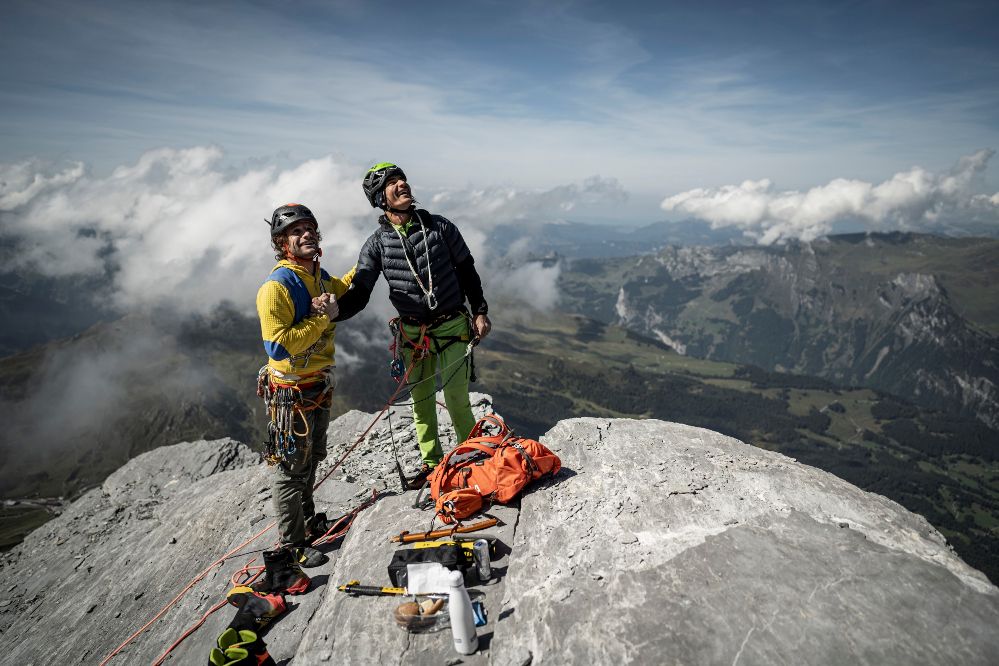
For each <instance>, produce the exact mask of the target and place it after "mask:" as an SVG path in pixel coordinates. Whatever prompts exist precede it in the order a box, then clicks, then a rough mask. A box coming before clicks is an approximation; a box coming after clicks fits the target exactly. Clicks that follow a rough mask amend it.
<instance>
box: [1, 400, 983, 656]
mask: <svg viewBox="0 0 999 666" xmlns="http://www.w3.org/2000/svg"><path fill="white" fill-rule="evenodd" d="M490 409H491V407H490V406H489V405H488V401H487V399H486V398H484V397H481V396H480V397H479V399H478V401H477V404H476V411H477V413H479V414H481V413H483V412H484V411H487V410H490ZM442 416H443V415H442ZM373 418H374V417H373V415H368V414H363V413H361V412H349V413H347V414H345V415H343V416H341V417H340V418H338V419H337V420H336V421H334V423H333V424H332V425H331V427H330V433H331V434H330V442H329V448H330V457H329V459H328V460H327V461H326V463H325V465H327V469H328V466H329V465H331V464H332V462H333V461H334V460H335V459H337V458H338V457H339V456H340V455H342V453H343V452H344V451H345V450H346V449H347V447H348V446H349V445H350V444H352V443H353V442H355V441H357V438H358V436H359V435H360V433H361V432H362V431H363V430H364V428H365V427H366V425H367V424H368V423H370V422H371V421H372V419H373ZM390 423H391V426H390ZM410 430H411V422H410V421H409V420H408V418H407V414H406V413H405V410H402V409H393V411H392V412H391V413H390V419H388V420H382V421H380V422H379V424H378V426H376V428H375V429H374V430H373V431H372V432H371V433H370V434H369V435H368V436H367V437H366V438H365V440H364V441H363V442H362V444H361V445H360V446H359V447H358V449H357V451H356V452H355V453H354V454H352V455H351V456H350V457H349V458H348V459H347V463H345V465H344V467H343V468H341V469H340V470H338V471H337V473H336V474H335V475H334V476H332V477H331V478H330V479H329V480H328V481H327V482H326V483H324V484H323V485H322V486H321V487H320V488H319V490H318V491H317V503H318V504H319V505H320V508H321V509H325V510H326V511H327V512H328V513H329V514H330V515H338V513H340V512H343V511H346V510H348V509H350V508H351V507H354V506H357V505H358V504H359V503H360V502H361V501H363V500H364V499H366V498H368V497H370V496H371V494H372V491H374V492H376V493H378V494H379V499H378V501H376V502H375V503H374V505H373V506H372V507H371V508H368V509H366V510H365V511H363V512H361V513H360V514H359V516H358V518H357V519H356V521H355V522H354V525H353V527H352V528H351V530H350V532H349V533H348V535H347V537H346V539H345V540H344V542H343V544H342V546H341V548H340V549H339V550H338V551H333V552H332V553H331V555H332V558H331V561H330V563H328V564H327V565H324V567H322V568H320V569H316V570H310V574H312V576H313V587H312V588H311V589H310V591H309V592H308V593H307V594H305V595H302V596H296V597H289V598H288V601H289V602H290V606H291V612H289V613H287V614H286V615H284V616H282V617H280V618H279V619H278V620H277V621H276V622H275V623H274V624H273V625H272V627H271V628H270V629H269V630H268V632H267V633H266V635H265V640H266V641H267V644H268V646H269V647H270V650H271V653H272V655H274V657H275V659H277V660H278V661H279V662H280V660H282V659H293V663H295V664H313V663H325V662H327V661H334V660H335V661H342V662H344V663H351V664H358V663H370V664H383V663H397V662H401V661H405V662H406V663H423V664H439V663H445V662H447V661H448V660H451V659H453V658H454V657H455V655H454V653H453V651H452V648H451V641H450V636H449V635H448V633H447V632H444V633H431V634H423V635H410V634H407V633H406V632H405V631H403V630H401V629H399V628H398V627H397V626H395V624H394V622H393V621H392V609H393V608H395V606H396V605H398V603H399V600H398V599H391V598H372V597H359V598H354V597H349V596H347V595H345V594H343V593H340V592H338V591H337V590H336V586H337V585H339V584H342V583H346V582H347V581H349V580H353V579H358V580H360V581H361V582H362V583H365V584H372V585H383V584H387V575H386V567H387V565H388V563H389V561H390V559H391V555H392V552H393V550H394V549H395V548H396V546H395V545H394V544H391V543H389V541H388V537H390V536H391V535H394V534H398V533H399V532H401V531H403V530H409V531H418V530H422V529H425V526H427V525H428V524H429V523H430V514H429V513H428V512H421V511H418V510H416V509H413V508H412V504H413V499H414V498H415V493H412V492H409V493H399V490H398V482H397V481H396V479H395V472H394V463H392V456H393V453H392V451H393V448H397V449H398V451H399V453H400V455H401V456H402V457H403V459H404V465H407V466H408V465H410V464H411V463H412V461H413V460H415V457H416V452H415V448H414V445H415V442H414V440H413V438H412V434H411V432H410ZM543 441H544V443H545V444H546V445H547V446H548V447H549V448H551V449H552V450H554V451H555V452H556V453H557V454H558V455H559V456H560V457H561V459H562V463H563V469H562V471H561V472H560V473H559V474H558V475H557V476H556V477H554V478H552V479H549V480H547V481H544V482H541V483H538V484H536V485H534V486H533V487H529V489H528V491H527V492H526V493H525V494H524V495H523V496H522V499H521V501H520V502H519V506H517V505H512V506H508V507H504V506H494V507H493V508H492V509H491V512H494V513H495V515H496V516H497V517H498V518H500V519H501V521H502V524H501V525H500V526H499V527H497V528H493V529H491V530H489V533H491V534H492V535H493V536H496V537H497V538H498V539H499V540H500V542H501V544H502V545H503V548H502V549H501V552H500V553H499V557H498V559H497V560H496V561H495V563H494V564H495V570H496V573H497V576H496V580H495V581H494V583H493V584H491V585H485V586H479V587H478V588H477V589H479V592H480V594H481V595H482V597H483V599H484V601H485V605H486V609H487V613H488V618H489V619H488V624H487V625H486V626H485V627H482V628H480V629H479V636H480V646H481V647H480V652H479V653H478V654H477V655H475V656H473V657H470V658H467V660H466V663H485V662H486V660H487V659H488V661H489V662H490V663H494V664H526V663H534V664H538V663H615V662H620V663H623V662H628V661H636V662H639V663H651V662H655V663H719V662H725V663H743V664H747V663H748V664H751V663H788V662H793V663H801V662H807V663H812V664H827V663H828V664H831V663H843V662H861V661H865V662H869V663H879V664H893V663H907V664H908V663H962V664H969V663H987V662H988V661H989V659H991V655H994V654H995V653H996V651H997V650H999V636H997V635H996V634H995V631H994V627H995V625H996V622H997V621H999V589H997V588H996V587H994V586H993V585H991V584H990V583H989V582H988V581H987V580H986V579H985V577H984V576H983V575H982V574H980V573H979V572H977V571H975V570H974V569H972V568H971V567H969V566H968V565H966V564H965V563H964V562H962V561H961V560H960V559H959V558H958V557H957V556H956V555H955V554H954V552H953V551H952V550H951V549H950V548H949V547H948V546H947V544H946V542H945V540H944V538H943V537H942V536H941V535H940V534H939V533H938V532H936V530H934V529H933V528H932V527H931V526H930V525H929V524H928V523H927V522H926V520H924V519H923V518H921V517H919V516H916V515H914V514H912V513H910V512H908V511H906V510H905V509H904V508H902V507H901V506H899V505H898V504H896V503H895V502H892V501H890V500H888V499H885V498H884V497H881V496H879V495H874V494H871V493H866V492H863V491H861V490H859V489H858V488H856V487H854V486H852V485H850V484H849V483H846V482H845V481H842V480H840V479H838V478H836V477H834V476H832V475H830V474H827V473H825V472H822V471H820V470H817V469H814V468H811V467H808V466H806V465H802V464H800V463H797V462H796V461H794V460H793V459H791V458H787V457H785V456H783V455H780V454H777V453H773V452H769V451H765V450H762V449H757V448H754V447H751V446H749V445H747V444H744V443H742V442H740V441H738V440H735V439H732V438H730V437H727V436H724V435H721V434H719V433H715V432H712V431H710V430H705V429H701V428H694V427H691V426H685V425H680V424H676V423H669V422H664V421H656V420H630V419H605V418H578V419H571V420H566V421H562V422H560V423H558V424H557V425H556V426H555V427H554V428H552V429H551V430H550V431H549V432H548V433H547V434H546V435H545V436H544V438H543ZM448 445H450V446H453V441H451V442H450V443H449V444H446V445H445V448H448ZM323 473H324V470H323V469H320V475H322V474H323ZM267 479H268V470H267V468H266V466H264V465H262V464H258V463H256V462H255V456H254V455H253V454H252V453H251V452H250V451H249V450H248V449H247V448H246V447H244V446H242V445H240V444H238V443H235V442H233V441H231V440H217V441H214V442H208V441H200V442H194V443H185V444H179V445H176V446H173V447H166V448H161V449H158V450H155V451H152V452H150V453H147V454H143V455H141V456H139V457H137V458H135V459H133V460H132V461H130V462H129V463H128V464H127V465H126V466H125V467H124V468H122V469H121V470H119V472H116V473H115V474H114V475H112V476H111V477H110V478H109V479H108V480H107V481H106V482H105V484H104V485H103V486H102V487H101V488H98V489H94V490H92V491H90V492H89V493H87V494H86V495H84V496H83V497H82V498H81V499H80V500H78V501H77V502H75V503H73V504H72V505H71V506H70V507H69V508H68V509H67V510H66V511H65V513H64V514H63V515H62V516H60V517H59V518H56V519H54V520H53V521H51V522H50V523H48V524H46V525H44V526H43V527H42V528H40V529H39V530H37V531H36V532H34V533H32V534H31V535H29V537H28V538H27V539H26V540H25V542H24V543H23V544H21V545H20V546H18V547H17V548H15V549H14V551H13V552H12V553H10V554H8V556H7V557H6V558H5V559H4V561H3V567H2V570H0V589H3V590H5V591H6V593H5V600H4V605H3V606H2V607H0V635H2V639H0V640H2V643H3V645H2V649H3V650H4V653H5V655H7V656H8V657H9V659H10V661H11V662H12V663H28V662H32V661H34V662H40V661H47V662H53V663H64V662H68V661H73V662H79V661H85V662H96V661H98V660H99V659H102V658H104V657H105V656H107V655H108V654H109V653H110V652H111V651H112V650H113V649H114V648H115V647H116V646H117V645H119V644H120V643H121V642H122V641H124V640H125V639H126V638H127V637H128V636H129V635H131V634H132V633H133V632H134V631H135V630H136V629H138V628H139V627H140V626H142V625H143V624H145V623H146V621H147V620H149V619H150V618H151V617H153V615H155V614H156V613H157V611H158V610H159V609H161V608H162V607H163V606H164V604H166V603H167V602H168V601H169V600H170V599H172V598H173V597H174V596H175V595H176V594H177V593H178V592H179V591H180V590H181V589H182V588H183V587H184V585H185V584H186V583H187V582H188V581H189V580H190V579H192V578H193V577H194V576H195V575H196V574H197V573H198V572H199V571H202V570H203V569H204V568H205V567H206V566H208V565H209V564H210V563H211V562H212V561H213V560H215V559H216V558H218V557H219V556H220V555H221V554H223V553H225V552H227V551H229V550H230V549H232V548H234V547H236V546H237V545H239V544H240V543H242V542H244V541H245V540H247V539H248V538H250V537H251V536H252V535H254V534H256V533H259V532H260V531H261V530H262V529H263V528H264V527H265V526H266V525H267V524H268V522H269V521H270V520H271V516H270V513H271V509H270V501H269V492H270V491H269V485H268V483H267ZM273 539H274V535H273V533H270V534H267V533H265V534H264V536H263V537H262V538H260V539H258V540H257V541H256V542H254V543H253V544H251V545H250V546H248V547H247V548H245V549H244V550H243V551H242V552H241V553H240V554H239V555H238V556H235V557H233V558H231V559H229V560H227V561H225V562H224V563H223V564H222V565H221V566H219V567H215V568H214V569H213V570H212V571H211V572H209V573H208V574H207V575H206V576H205V577H204V578H203V579H202V580H201V581H200V582H198V583H197V584H195V585H194V586H193V587H192V588H191V590H190V592H189V593H187V594H186V595H185V596H184V597H183V598H182V599H181V600H180V601H179V602H178V603H177V604H176V605H175V606H173V607H171V608H170V609H169V610H168V611H167V612H166V613H165V614H164V615H163V616H162V617H161V618H160V619H159V620H158V621H157V622H156V623H154V624H153V625H152V626H151V627H150V628H149V629H148V630H147V631H145V632H144V633H142V634H140V635H139V636H138V637H137V638H136V639H135V640H134V641H133V642H132V643H131V644H129V645H128V646H127V647H126V648H125V649H124V651H123V652H122V653H121V654H120V655H118V656H116V657H115V658H113V659H112V660H111V661H110V664H115V663H122V664H126V663H148V662H150V661H152V660H154V659H155V658H156V657H157V656H158V655H159V654H161V653H162V652H163V651H164V650H165V649H166V648H167V647H168V646H169V645H170V644H171V643H173V641H174V640H176V639H177V638H178V637H179V636H180V635H181V634H182V633H183V631H184V630H185V629H186V628H187V627H188V626H190V625H191V624H193V623H194V622H195V621H196V620H198V619H199V618H200V617H202V615H204V614H205V612H206V611H207V610H208V609H209V608H211V607H212V606H213V605H214V604H216V603H217V602H218V601H219V600H220V599H222V597H223V595H224V593H225V591H226V589H227V588H228V586H229V577H230V575H231V574H232V573H233V572H235V571H237V570H238V569H239V568H240V567H242V566H244V565H245V564H246V563H247V562H248V561H250V560H252V559H253V558H254V557H259V552H260V550H262V549H265V548H268V547H270V546H269V544H270V542H272V541H273ZM231 610H232V609H231V608H229V607H224V608H223V609H222V610H221V611H220V612H218V613H215V614H214V615H211V616H210V617H209V618H208V620H207V621H206V623H205V625H204V627H202V628H201V629H200V630H199V631H198V632H197V633H195V634H194V635H193V636H191V637H190V638H188V639H187V640H186V641H185V642H183V643H181V644H180V646H179V647H178V648H177V649H176V650H175V651H174V653H173V655H172V656H171V658H170V661H174V662H175V663H197V662H199V661H200V662H202V663H204V661H205V660H206V655H207V653H208V650H209V648H210V647H211V645H212V643H213V641H214V637H215V636H216V635H217V634H218V633H219V632H220V631H221V629H222V628H224V627H225V625H226V623H227V622H228V620H229V618H230V617H231ZM53 637H58V640H53Z"/></svg>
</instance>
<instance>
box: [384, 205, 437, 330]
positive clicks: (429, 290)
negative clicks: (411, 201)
mask: <svg viewBox="0 0 999 666" xmlns="http://www.w3.org/2000/svg"><path fill="white" fill-rule="evenodd" d="M416 219H417V221H418V222H419V223H420V231H421V232H422V233H423V251H424V255H425V258H426V260H427V286H424V284H423V280H421V279H420V274H419V273H418V272H417V271H416V267H415V266H413V260H412V259H410V258H409V252H407V251H406V237H405V236H403V235H402V233H401V232H400V231H399V228H398V227H396V226H395V225H392V229H393V230H394V231H395V235H396V236H398V237H399V242H400V243H402V254H403V256H404V257H406V264H407V265H408V266H409V272H410V273H412V274H413V277H414V278H415V279H416V284H417V286H418V287H419V288H420V291H422V292H423V297H424V298H425V299H427V307H428V308H430V311H431V312H433V311H434V310H436V309H437V296H435V295H434V272H433V270H432V268H431V266H430V243H428V242H427V229H426V227H424V226H423V218H422V217H420V213H419V212H417V213H416ZM410 245H412V244H410ZM413 253H414V258H415V253H416V248H415V247H413Z"/></svg>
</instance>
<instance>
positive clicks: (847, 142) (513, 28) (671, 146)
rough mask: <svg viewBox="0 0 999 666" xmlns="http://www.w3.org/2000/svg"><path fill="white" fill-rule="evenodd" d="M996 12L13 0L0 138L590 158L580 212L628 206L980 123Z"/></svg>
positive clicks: (845, 6)
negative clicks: (600, 194) (590, 184)
mask: <svg viewBox="0 0 999 666" xmlns="http://www.w3.org/2000/svg"><path fill="white" fill-rule="evenodd" d="M996 25H999V3H995V2H980V3H979V2H948V3H918V2H906V3H903V2H821V3H814V2H802V1H796V2H782V3H734V2H732V3H729V2H705V3H693V2H691V3H670V2H655V3H653V2H648V3H638V2H635V3H631V2H536V3H535V2H523V3H518V2H513V3H511V2H481V1H466V2H435V3H415V2H407V3H397V2H378V3H373V2H363V1H356V2H355V1H342V2H212V3H195V2H90V3H81V2H47V1H44V0H34V1H32V2H17V1H14V2H7V3H5V4H4V20H3V23H2V26H0V38H2V39H0V63H2V64H0V139H2V141H0V144H2V148H0V162H2V163H6V164H12V163H19V162H24V161H26V160H30V161H32V162H31V163H32V164H37V165H38V167H37V168H38V169H39V170H44V169H45V168H51V169H57V168H58V167H59V165H62V164H65V163H70V162H76V161H80V162H83V163H84V164H85V165H87V169H88V173H90V174H93V175H95V176H100V175H102V174H108V173H111V171H112V170H113V169H114V168H115V167H118V166H120V165H128V164H134V163H135V162H136V161H137V160H138V159H139V157H140V156H141V155H142V154H143V153H144V152H146V151H148V150H152V149H156V148H162V147H169V148H191V147H196V146H214V147H218V148H220V149H221V151H222V153H223V156H224V157H223V158H222V162H221V164H222V168H226V169H230V170H232V171H233V172H241V171H245V170H246V169H251V168H255V167H259V166H260V165H276V166H278V167H290V166H293V165H296V164H300V163H302V162H303V161H305V160H309V159H315V158H322V157H324V156H333V158H334V159H335V160H336V161H337V162H338V163H339V164H343V165H345V166H346V167H349V168H356V169H361V170H362V169H363V167H364V165H366V164H369V163H373V162H376V161H382V160H391V161H396V162H398V163H400V164H403V165H404V166H405V167H406V168H407V171H409V172H410V177H411V180H413V181H414V184H415V185H416V186H418V187H422V188H424V189H425V190H430V191H435V192H436V191H440V190H446V189H461V188H488V187H508V188H513V189H516V190H518V191H522V190H526V189H535V190H538V189H540V190H545V189H550V188H557V187H561V186H565V185H568V184H573V183H576V184H579V183H582V182H583V181H584V179H587V178H590V177H593V176H599V177H600V178H601V179H605V181H606V180H607V179H612V180H613V181H616V182H617V183H618V184H619V186H620V189H621V190H623V191H624V192H625V193H627V201H626V202H622V200H621V198H620V197H612V198H610V199H608V200H607V201H603V202H592V203H591V204H590V205H588V206H586V207H584V208H583V209H577V212H576V215H577V217H580V218H587V217H589V218H592V219H594V220H601V219H602V220H606V221H610V220H614V219H618V220H620V219H622V218H627V221H629V222H631V223H636V224H638V223H647V222H651V221H653V220H655V219H661V218H662V217H664V216H665V215H666V214H667V212H668V211H663V210H662V208H661V207H660V203H661V202H662V201H663V200H664V199H665V198H667V197H672V196H674V195H677V194H679V193H682V192H686V191H688V190H692V189H694V188H721V187H725V186H731V185H735V184H738V183H741V182H743V181H745V180H754V181H758V180H762V179H768V180H769V181H770V182H771V183H773V184H774V187H776V188H778V189H779V190H781V191H784V190H807V189H809V188H813V187H818V186H823V185H826V184H827V183H830V181H833V180H834V179H837V178H846V179H859V180H863V181H866V182H870V183H874V184H877V183H881V182H884V181H886V180H888V179H890V178H892V176H893V175H894V174H898V173H902V172H906V171H907V170H909V169H911V168H912V167H914V166H918V167H920V168H922V169H926V170H928V171H930V172H933V173H944V172H947V170H948V169H950V168H951V167H952V166H953V165H954V164H955V163H957V162H958V160H959V159H961V158H962V157H963V156H967V155H971V154H973V153H975V152H976V151H980V150H982V149H989V148H996V147H999V113H997V111H996V109H999V40H997V39H996V38H995V31H994V30H995V26H996ZM986 164H987V159H986ZM47 165H52V166H50V167H49V166H47ZM997 171H999V169H997V168H996V167H995V166H994V165H993V166H985V167H984V168H982V169H980V170H979V171H978V172H977V175H976V180H975V182H974V183H973V187H975V188H977V190H978V191H980V192H982V193H984V194H988V195H991V194H993V193H995V192H996V191H997V190H999V175H997ZM419 192H420V190H419V189H418V190H417V193H418V194H419ZM674 212H675V211H674ZM681 212H682V211H681Z"/></svg>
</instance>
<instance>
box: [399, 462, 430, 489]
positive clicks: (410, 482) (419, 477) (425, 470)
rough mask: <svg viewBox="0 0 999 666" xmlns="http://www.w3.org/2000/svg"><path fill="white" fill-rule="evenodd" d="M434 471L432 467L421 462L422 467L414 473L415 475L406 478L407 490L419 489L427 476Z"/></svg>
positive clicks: (425, 481)
mask: <svg viewBox="0 0 999 666" xmlns="http://www.w3.org/2000/svg"><path fill="white" fill-rule="evenodd" d="M433 471H434V468H433V467H431V466H430V465H428V464H427V463H423V467H421V468H420V471H419V472H417V473H416V476H414V477H412V478H410V479H407V480H406V488H407V490H419V489H420V488H422V487H423V486H424V485H425V484H426V483H427V477H429V476H430V475H431V474H432V473H433Z"/></svg>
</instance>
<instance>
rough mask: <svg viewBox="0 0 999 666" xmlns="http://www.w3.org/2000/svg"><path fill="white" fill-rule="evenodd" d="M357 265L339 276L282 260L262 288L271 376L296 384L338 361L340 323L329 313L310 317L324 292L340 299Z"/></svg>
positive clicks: (262, 316)
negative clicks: (336, 334) (336, 344)
mask: <svg viewBox="0 0 999 666" xmlns="http://www.w3.org/2000/svg"><path fill="white" fill-rule="evenodd" d="M355 268H356V267H355ZM355 268H352V269H350V271H348V272H347V273H346V274H345V275H344V276H343V277H339V278H338V277H331V276H330V274H329V273H327V272H326V271H324V270H322V269H319V273H320V274H319V275H316V274H313V273H309V272H308V271H307V270H305V269H304V268H302V267H301V266H299V265H298V264H296V263H295V262H292V261H288V260H287V259H284V260H282V261H280V262H278V264H277V266H275V267H274V268H273V270H272V271H271V274H270V276H268V278H267V281H266V282H264V283H263V285H261V286H260V289H259V290H258V291H257V314H258V315H259V317H260V333H261V336H262V337H263V340H264V350H265V351H266V352H267V356H268V361H267V365H268V366H269V367H270V370H271V377H272V378H273V379H274V380H275V381H276V382H277V383H281V384H294V383H296V382H297V380H299V379H300V378H302V377H305V376H306V375H312V374H315V373H317V372H320V371H322V370H325V369H326V368H328V367H330V366H333V365H334V360H333V354H334V351H335V347H334V344H333V334H334V332H335V331H336V323H334V322H331V321H329V319H327V318H326V317H312V316H309V313H310V311H311V309H312V299H313V298H314V297H316V296H319V295H320V294H322V293H324V292H326V293H330V294H333V295H334V296H336V297H337V298H340V297H341V296H343V294H344V293H345V292H346V291H347V287H349V286H350V282H351V280H353V279H354V270H355Z"/></svg>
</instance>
